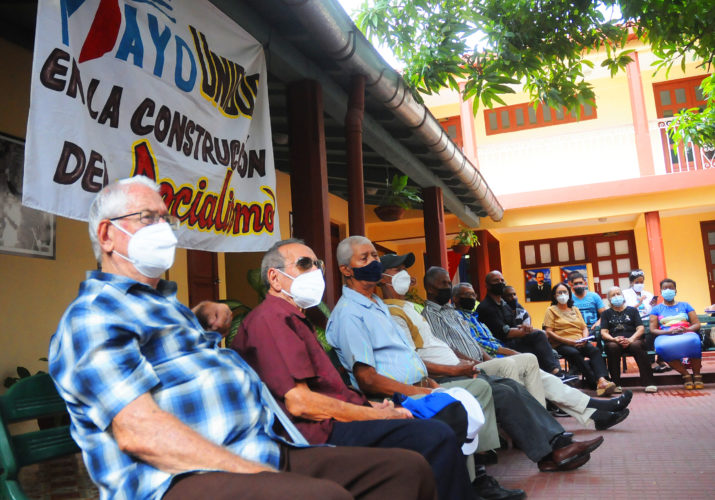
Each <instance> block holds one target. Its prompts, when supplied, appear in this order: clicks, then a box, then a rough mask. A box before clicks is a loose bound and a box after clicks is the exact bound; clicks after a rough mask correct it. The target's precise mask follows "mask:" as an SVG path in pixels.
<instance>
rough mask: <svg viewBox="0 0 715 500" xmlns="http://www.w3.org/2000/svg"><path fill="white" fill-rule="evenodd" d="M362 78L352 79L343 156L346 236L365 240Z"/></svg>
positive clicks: (363, 103)
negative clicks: (346, 190) (347, 234)
mask: <svg viewBox="0 0 715 500" xmlns="http://www.w3.org/2000/svg"><path fill="white" fill-rule="evenodd" d="M364 111H365V77H364V76H363V75H354V76H353V77H352V87H351V89H350V98H349V99H348V111H347V113H346V114H345V150H346V151H345V152H346V156H347V164H348V225H349V232H350V235H351V236H352V235H359V236H365V185H364V179H363V168H362V118H363V115H364Z"/></svg>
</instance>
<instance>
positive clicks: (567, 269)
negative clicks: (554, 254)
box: [560, 264, 588, 283]
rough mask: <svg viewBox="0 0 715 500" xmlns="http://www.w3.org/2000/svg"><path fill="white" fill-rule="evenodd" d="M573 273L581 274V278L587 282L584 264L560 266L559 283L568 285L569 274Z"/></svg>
mask: <svg viewBox="0 0 715 500" xmlns="http://www.w3.org/2000/svg"><path fill="white" fill-rule="evenodd" d="M573 271H578V272H580V273H581V276H583V279H584V280H586V282H588V270H587V269H586V265H585V264H581V265H578V266H561V268H560V272H561V281H563V282H564V283H568V281H569V273H572V272H573Z"/></svg>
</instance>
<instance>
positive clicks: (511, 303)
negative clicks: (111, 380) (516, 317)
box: [504, 299, 516, 311]
mask: <svg viewBox="0 0 715 500" xmlns="http://www.w3.org/2000/svg"><path fill="white" fill-rule="evenodd" d="M504 302H506V305H508V306H509V307H511V308H512V309H514V310H515V311H516V300H512V301H508V300H506V299H504Z"/></svg>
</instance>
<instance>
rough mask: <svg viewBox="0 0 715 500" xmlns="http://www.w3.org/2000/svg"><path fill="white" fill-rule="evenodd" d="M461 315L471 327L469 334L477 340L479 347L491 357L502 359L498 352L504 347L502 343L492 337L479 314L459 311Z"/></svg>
mask: <svg viewBox="0 0 715 500" xmlns="http://www.w3.org/2000/svg"><path fill="white" fill-rule="evenodd" d="M457 312H459V315H460V316H462V318H464V319H465V320H466V321H467V322H468V323H469V326H470V330H469V333H471V334H472V338H473V339H474V340H476V341H477V342H478V343H479V345H480V346H481V347H482V349H484V350H485V351H487V354H489V355H490V356H491V357H493V358H496V357H501V356H502V355H501V354H497V351H498V350H499V348H500V347H502V344H501V342H499V340H498V339H497V338H495V337H494V335H492V332H490V331H489V328H487V326H486V325H485V324H483V323H482V322H481V321H479V314H477V313H476V312H469V311H462V310H461V309H458V310H457Z"/></svg>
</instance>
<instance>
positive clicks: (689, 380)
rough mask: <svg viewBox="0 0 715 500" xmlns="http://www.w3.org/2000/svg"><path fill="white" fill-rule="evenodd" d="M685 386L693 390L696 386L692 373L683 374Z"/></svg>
mask: <svg viewBox="0 0 715 500" xmlns="http://www.w3.org/2000/svg"><path fill="white" fill-rule="evenodd" d="M683 387H684V388H685V389H686V390H688V391H692V390H693V389H694V388H695V385H694V384H693V376H692V375H690V374H687V375H683Z"/></svg>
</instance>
